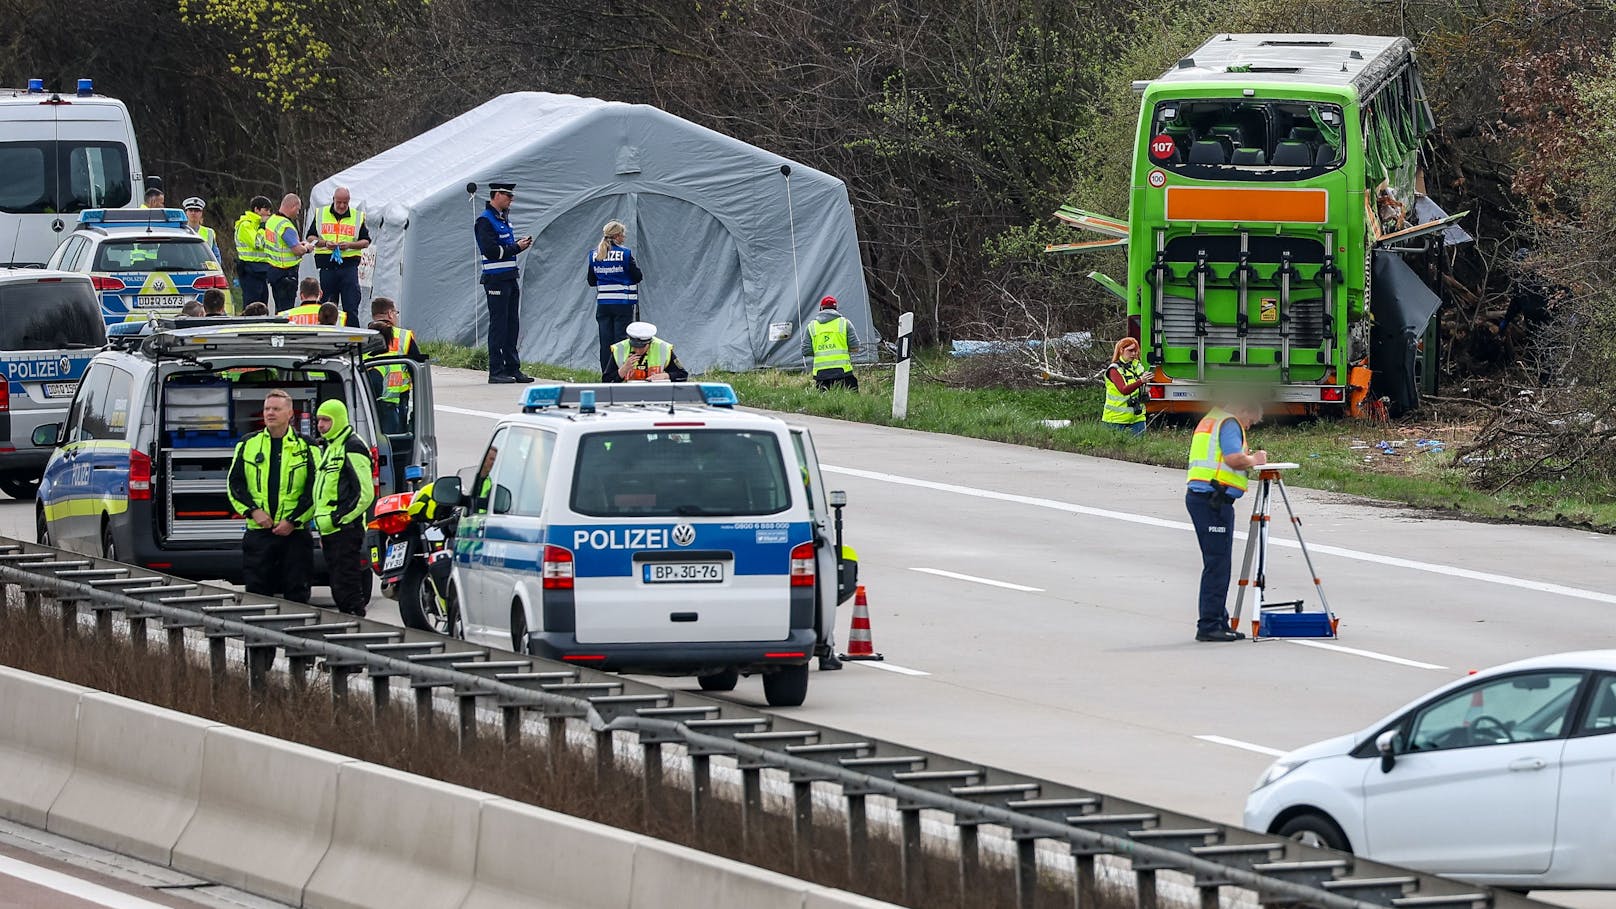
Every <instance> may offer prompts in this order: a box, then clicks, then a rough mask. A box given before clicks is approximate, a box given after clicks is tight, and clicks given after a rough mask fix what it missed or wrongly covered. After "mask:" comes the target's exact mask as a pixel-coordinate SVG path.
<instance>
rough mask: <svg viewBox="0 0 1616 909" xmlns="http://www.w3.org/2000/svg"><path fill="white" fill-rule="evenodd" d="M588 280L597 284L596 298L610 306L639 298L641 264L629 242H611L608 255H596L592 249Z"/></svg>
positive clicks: (632, 301)
mask: <svg viewBox="0 0 1616 909" xmlns="http://www.w3.org/2000/svg"><path fill="white" fill-rule="evenodd" d="M588 277H589V283H590V284H592V285H594V287H595V302H596V303H602V304H605V305H608V306H611V305H624V304H634V303H638V302H640V279H641V277H642V276H641V274H640V267H639V266H638V265H637V264H635V262H634V251H633V250H631V249H629V248H628V247H626V246H618V245H617V244H616V243H613V244H612V248H611V251H610V252H608V253H607V254H606V258H604V259H597V258H595V250H593V249H591V250H590V251H589V276H588Z"/></svg>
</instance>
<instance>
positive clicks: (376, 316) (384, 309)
mask: <svg viewBox="0 0 1616 909" xmlns="http://www.w3.org/2000/svg"><path fill="white" fill-rule="evenodd" d="M370 318H371V321H372V322H385V323H387V324H388V325H390V326H392V328H393V333H394V335H395V336H396V343H392V345H391V346H390V347H388V352H389V353H391V354H394V355H403V356H406V357H409V358H410V359H412V360H415V361H417V362H420V363H425V362H426V361H427V359H428V357H427V355H426V352H425V351H423V350H422V349H421V345H420V342H418V341H416V339H415V332H413V331H410V330H409V329H408V328H399V327H398V304H397V303H395V302H393V298H392V297H376V298H375V299H373V300H371V301H370Z"/></svg>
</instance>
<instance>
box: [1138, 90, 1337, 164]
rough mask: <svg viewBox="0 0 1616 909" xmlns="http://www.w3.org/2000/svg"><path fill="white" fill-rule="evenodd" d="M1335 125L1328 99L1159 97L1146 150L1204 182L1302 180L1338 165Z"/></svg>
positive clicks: (1157, 160)
mask: <svg viewBox="0 0 1616 909" xmlns="http://www.w3.org/2000/svg"><path fill="white" fill-rule="evenodd" d="M1341 125H1342V120H1341V108H1340V107H1339V106H1338V105H1334V104H1321V103H1317V102H1311V101H1264V100H1239V101H1236V100H1216V99H1208V100H1199V99H1197V100H1192V101H1162V102H1160V103H1158V104H1157V105H1156V112H1155V116H1154V118H1153V120H1152V124H1151V129H1150V138H1149V140H1148V142H1149V146H1148V148H1147V149H1146V155H1147V156H1148V157H1149V159H1150V163H1151V164H1152V165H1153V166H1155V167H1161V168H1165V169H1167V170H1171V171H1173V172H1175V173H1181V174H1184V175H1185V176H1190V177H1196V178H1199V179H1203V180H1305V179H1308V178H1310V177H1315V176H1318V175H1319V174H1323V173H1326V172H1328V171H1331V170H1334V169H1335V168H1338V167H1340V166H1341V163H1342V161H1343V160H1344V152H1345V147H1344V143H1343V142H1342V129H1341Z"/></svg>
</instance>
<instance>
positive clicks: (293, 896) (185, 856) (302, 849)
mask: <svg viewBox="0 0 1616 909" xmlns="http://www.w3.org/2000/svg"><path fill="white" fill-rule="evenodd" d="M347 763H352V759H350V758H344V757H341V756H339V755H334V754H331V753H330V752H326V751H319V750H317V749H314V748H306V747H304V746H302V745H296V744H293V743H291V742H284V741H281V740H279V739H273V738H269V737H268V736H262V735H258V734H256V733H252V732H246V731H243V730H240V729H234V728H231V727H229V726H215V727H214V728H212V729H209V730H208V731H207V735H206V737H205V738H204V739H203V745H202V788H201V791H200V794H199V798H198V802H197V808H196V814H195V816H193V817H192V818H191V822H190V824H188V825H187V826H186V828H185V832H184V833H183V834H181V836H180V838H179V841H178V842H177V843H175V844H174V861H173V865H174V869H175V870H176V871H183V872H185V873H187V874H194V875H196V876H198V877H205V878H208V879H209V880H213V881H218V882H219V883H221V884H228V885H229V886H232V887H238V888H240V889H242V890H246V891H248V892H249V893H256V894H258V895H260V896H265V897H268V898H270V899H272V900H277V901H279V902H283V903H289V904H291V905H293V906H297V905H301V904H302V902H303V886H304V885H305V884H307V883H308V881H309V878H310V877H312V876H313V875H314V869H315V868H317V867H319V865H320V860H321V859H323V858H325V853H326V849H327V848H328V847H329V846H330V845H331V830H332V826H333V823H334V821H335V818H336V811H337V771H338V769H339V768H341V767H342V765H344V764H347Z"/></svg>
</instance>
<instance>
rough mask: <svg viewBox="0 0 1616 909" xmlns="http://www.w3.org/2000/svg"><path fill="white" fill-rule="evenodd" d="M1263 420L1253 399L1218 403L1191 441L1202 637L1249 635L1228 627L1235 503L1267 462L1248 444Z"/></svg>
mask: <svg viewBox="0 0 1616 909" xmlns="http://www.w3.org/2000/svg"><path fill="white" fill-rule="evenodd" d="M1260 419H1262V408H1261V406H1259V405H1257V404H1255V403H1253V402H1251V400H1250V399H1249V398H1245V399H1242V400H1241V402H1240V403H1237V404H1231V406H1230V407H1229V408H1227V409H1225V408H1222V407H1214V408H1213V409H1212V411H1211V412H1210V413H1208V414H1207V415H1206V416H1205V417H1203V418H1202V419H1201V422H1200V425H1198V426H1196V427H1195V436H1194V438H1193V439H1192V440H1191V442H1190V458H1189V472H1188V474H1187V476H1186V480H1187V484H1188V487H1189V488H1188V489H1187V490H1186V491H1185V493H1184V506H1185V508H1187V509H1188V510H1189V513H1190V523H1191V524H1193V525H1195V539H1196V541H1197V542H1199V543H1200V545H1201V593H1200V615H1199V618H1198V619H1197V621H1196V623H1195V639H1196V640H1197V641H1238V640H1240V639H1241V638H1244V637H1245V635H1244V634H1241V633H1240V632H1238V631H1234V630H1232V629H1230V627H1229V610H1228V607H1227V602H1228V598H1229V560H1230V558H1231V556H1232V554H1233V552H1234V502H1235V500H1236V499H1238V498H1240V497H1241V496H1242V495H1244V494H1245V491H1246V471H1248V470H1250V469H1251V468H1253V467H1257V466H1260V465H1262V464H1266V463H1268V452H1266V451H1262V450H1260V449H1259V450H1257V451H1248V450H1247V448H1246V429H1247V427H1249V426H1251V425H1252V424H1254V423H1256V422H1257V421H1258V420H1260Z"/></svg>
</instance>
